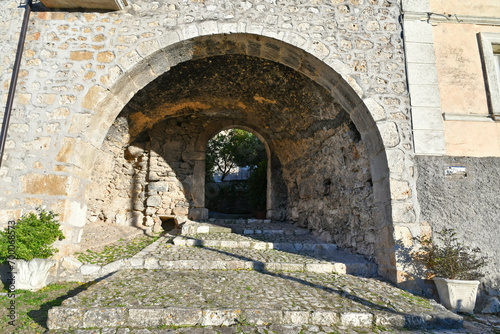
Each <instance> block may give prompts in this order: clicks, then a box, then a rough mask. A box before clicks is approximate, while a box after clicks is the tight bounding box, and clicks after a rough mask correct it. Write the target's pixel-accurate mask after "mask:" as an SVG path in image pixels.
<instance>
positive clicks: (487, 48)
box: [479, 32, 500, 121]
mask: <svg viewBox="0 0 500 334" xmlns="http://www.w3.org/2000/svg"><path fill="white" fill-rule="evenodd" d="M493 44H500V34H496V33H488V32H480V33H479V45H480V48H481V54H482V57H481V60H482V62H483V68H484V71H485V72H486V82H487V84H488V92H489V94H488V99H489V103H490V107H491V113H492V115H493V118H494V119H495V120H496V121H500V78H499V77H498V74H497V69H496V65H495V58H494V57H493V47H492V45H493Z"/></svg>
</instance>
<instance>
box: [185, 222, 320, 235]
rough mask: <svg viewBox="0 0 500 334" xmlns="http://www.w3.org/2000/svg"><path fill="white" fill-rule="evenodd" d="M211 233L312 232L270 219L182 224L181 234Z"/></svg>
mask: <svg viewBox="0 0 500 334" xmlns="http://www.w3.org/2000/svg"><path fill="white" fill-rule="evenodd" d="M207 233H208V234H210V233H236V234H244V235H249V234H279V235H309V234H311V232H310V231H309V230H307V229H304V228H298V227H296V226H294V225H292V224H289V223H277V222H271V221H270V220H269V221H268V220H256V219H248V220H241V221H238V220H236V221H234V220H220V219H219V220H214V222H213V223H200V222H195V221H188V222H186V223H184V224H183V225H182V229H181V234H182V235H189V234H207Z"/></svg>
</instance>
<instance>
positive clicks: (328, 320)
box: [309, 311, 340, 326]
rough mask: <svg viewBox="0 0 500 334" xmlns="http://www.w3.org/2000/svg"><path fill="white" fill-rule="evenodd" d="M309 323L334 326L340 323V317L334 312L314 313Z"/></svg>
mask: <svg viewBox="0 0 500 334" xmlns="http://www.w3.org/2000/svg"><path fill="white" fill-rule="evenodd" d="M309 322H310V323H311V324H314V325H318V326H333V325H336V324H338V323H339V322H340V317H339V315H338V313H336V312H333V311H313V312H312V313H311V318H310V321H309Z"/></svg>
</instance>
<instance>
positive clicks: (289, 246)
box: [173, 236, 337, 252]
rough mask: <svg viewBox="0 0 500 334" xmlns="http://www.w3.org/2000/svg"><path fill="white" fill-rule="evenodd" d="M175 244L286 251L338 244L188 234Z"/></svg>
mask: <svg viewBox="0 0 500 334" xmlns="http://www.w3.org/2000/svg"><path fill="white" fill-rule="evenodd" d="M173 242H174V245H175V246H187V247H222V248H246V249H256V250H269V249H275V250H280V251H285V252H300V251H302V252H316V251H334V250H337V245H335V244H328V243H302V242H295V243H292V242H265V241H244V240H202V239H196V238H191V237H186V236H178V237H176V238H174V240H173Z"/></svg>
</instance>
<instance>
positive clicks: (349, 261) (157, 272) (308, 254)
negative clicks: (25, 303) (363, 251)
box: [48, 220, 462, 334]
mask: <svg viewBox="0 0 500 334" xmlns="http://www.w3.org/2000/svg"><path fill="white" fill-rule="evenodd" d="M120 261H122V262H121V263H120V266H117V265H115V266H114V267H113V268H118V269H117V270H116V271H114V272H110V273H108V274H107V275H106V276H105V277H103V278H101V279H98V280H96V281H95V283H94V284H92V285H90V287H89V288H88V289H87V290H85V291H83V292H81V293H79V294H78V295H76V296H75V297H72V298H69V299H67V300H65V301H64V302H63V304H62V306H60V307H55V308H53V309H51V310H50V311H49V318H48V327H49V329H50V330H51V333H60V332H61V331H63V332H64V333H67V331H68V330H71V329H75V330H76V329H79V330H80V331H81V330H83V329H85V328H93V329H92V330H91V331H90V332H88V333H89V334H90V333H113V334H121V333H123V334H125V333H134V332H137V333H195V332H196V333H205V332H206V333H218V332H220V333H223V332H224V333H225V332H228V331H229V332H231V333H233V332H236V331H238V330H240V332H244V333H254V332H255V333H257V332H259V333H260V332H261V333H265V332H269V333H273V332H275V333H282V332H283V333H284V332H287V333H288V332H290V328H292V329H291V330H292V332H293V331H294V329H293V328H295V330H296V331H295V333H299V332H301V333H308V331H309V330H310V327H311V326H312V327H314V329H315V328H318V329H319V330H322V331H323V332H325V333H330V332H335V331H338V330H341V329H346V328H347V329H351V328H361V329H364V330H367V329H373V328H392V329H398V328H400V329H403V328H421V329H426V328H436V327H445V328H457V327H460V326H461V325H462V318H461V317H459V316H457V315H455V314H453V313H451V312H448V311H446V310H445V309H444V308H443V307H441V306H440V305H438V304H436V303H435V302H433V301H430V300H427V299H423V298H420V297H417V296H414V295H411V294H409V293H408V292H405V291H402V290H399V289H397V288H395V287H394V286H392V285H391V284H388V283H387V282H384V281H383V280H380V279H376V278H373V277H375V276H376V273H377V267H376V265H375V264H374V263H372V262H370V261H367V260H366V259H364V258H363V257H361V256H358V255H353V254H348V253H346V252H343V251H340V250H338V249H337V247H336V245H334V244H331V243H326V242H324V241H323V240H321V239H319V238H317V237H315V236H313V235H312V234H311V233H310V232H309V231H308V230H305V229H301V228H297V227H295V226H293V225H291V224H285V223H274V222H270V221H262V220H236V221H235V220H213V221H211V222H206V223H198V222H191V221H188V222H186V223H185V224H183V226H182V228H181V229H180V230H179V231H177V233H176V234H166V235H164V236H162V237H161V238H160V239H159V240H157V241H156V242H154V243H153V244H151V245H150V246H148V247H147V248H145V249H143V250H142V251H141V252H140V253H138V254H136V255H135V256H134V257H133V258H131V259H128V260H120ZM108 266H109V265H108ZM108 271H109V270H108ZM99 272H100V273H101V274H103V273H106V272H107V271H106V270H104V269H103V268H101V269H100V270H99ZM370 277H372V278H370ZM280 326H281V327H280ZM179 327H181V328H179ZM96 328H99V329H96ZM101 330H102V331H101ZM311 332H317V331H315V330H312V331H311ZM82 333H83V332H82ZM290 333H291V332H290Z"/></svg>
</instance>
